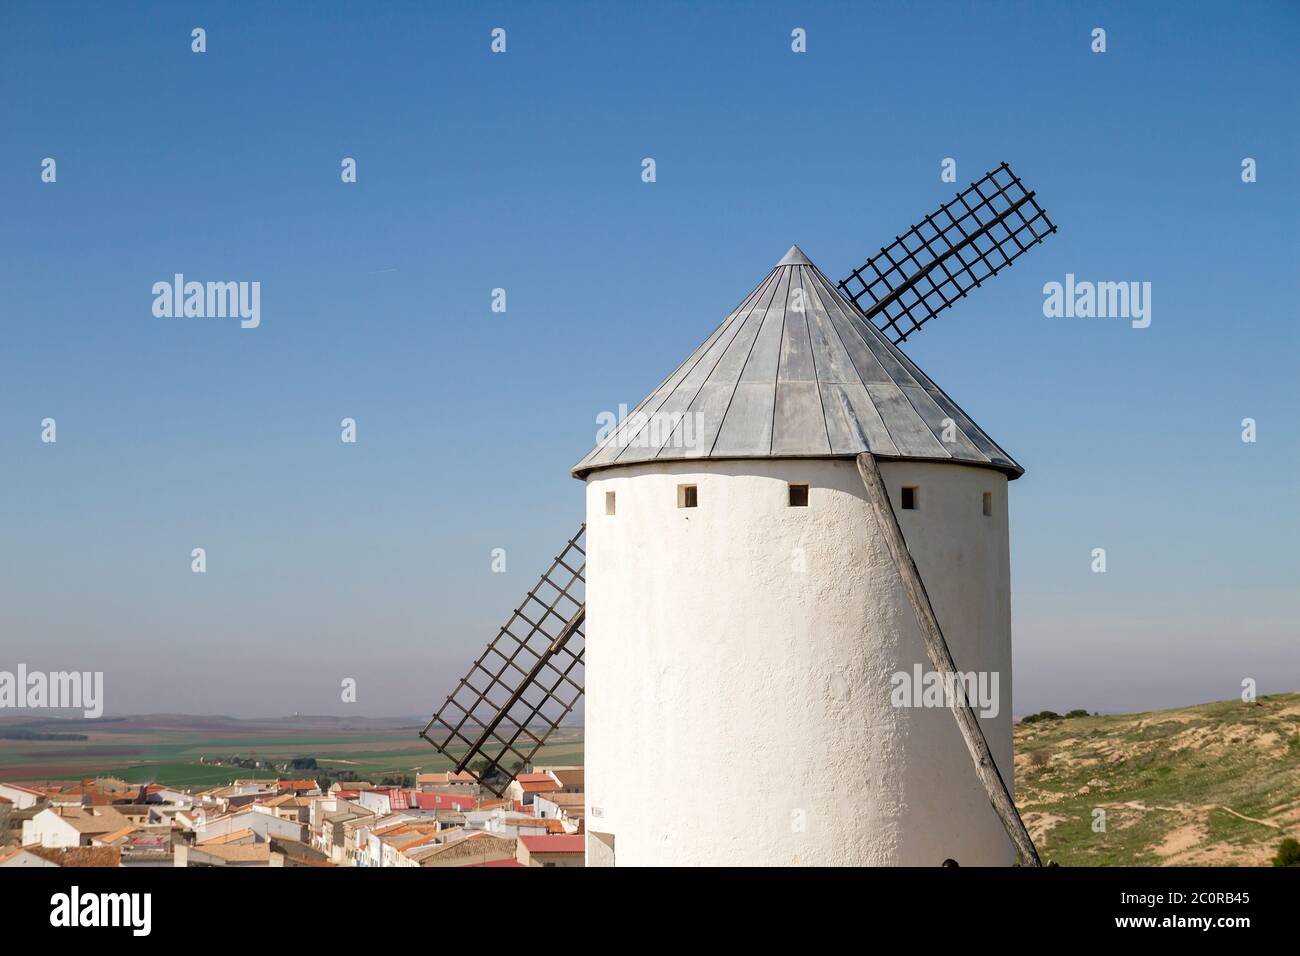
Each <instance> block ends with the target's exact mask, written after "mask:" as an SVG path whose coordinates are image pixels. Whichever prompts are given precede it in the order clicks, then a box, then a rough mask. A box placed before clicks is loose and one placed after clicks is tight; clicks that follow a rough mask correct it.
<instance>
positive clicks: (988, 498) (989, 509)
mask: <svg viewBox="0 0 1300 956" xmlns="http://www.w3.org/2000/svg"><path fill="white" fill-rule="evenodd" d="M992 514H993V492H991V491H986V492H984V517H986V518H988V517H991V516H992Z"/></svg>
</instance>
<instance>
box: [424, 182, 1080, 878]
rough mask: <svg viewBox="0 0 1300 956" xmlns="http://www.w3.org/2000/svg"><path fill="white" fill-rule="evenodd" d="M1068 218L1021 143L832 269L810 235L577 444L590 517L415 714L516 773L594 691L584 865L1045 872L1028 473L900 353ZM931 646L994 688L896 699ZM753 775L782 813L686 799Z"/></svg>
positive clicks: (933, 661) (452, 750)
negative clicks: (1013, 569)
mask: <svg viewBox="0 0 1300 956" xmlns="http://www.w3.org/2000/svg"><path fill="white" fill-rule="evenodd" d="M1055 231H1056V226H1055V225H1053V224H1052V222H1051V221H1050V219H1049V218H1048V216H1047V214H1046V212H1044V210H1043V209H1042V207H1041V206H1040V205H1039V204H1038V202H1037V201H1036V199H1035V194H1034V193H1033V192H1032V191H1029V190H1027V189H1026V188H1025V186H1024V184H1023V183H1022V182H1021V180H1020V179H1019V178H1018V177H1017V176H1016V175H1015V173H1014V172H1012V170H1011V168H1010V167H1009V166H1008V165H1007V164H1006V163H1003V164H1001V165H1000V166H998V167H997V168H996V169H994V170H992V171H991V172H989V173H987V174H986V175H985V176H983V177H982V178H980V179H979V180H977V181H975V182H974V183H972V184H971V185H970V186H968V187H967V188H966V189H964V190H962V191H961V192H959V193H957V194H956V196H955V197H954V198H953V199H952V200H950V201H949V202H947V203H945V204H943V205H942V206H940V207H939V208H938V209H937V210H935V211H934V212H932V213H930V214H929V215H927V216H925V217H924V218H923V219H921V220H919V221H918V222H917V223H915V224H914V225H913V226H911V227H910V228H909V229H908V230H906V231H905V232H904V233H903V234H901V235H899V236H896V237H895V238H894V240H893V242H891V243H889V244H887V245H885V246H883V247H882V248H881V249H880V251H879V252H878V253H877V254H876V255H874V256H872V257H871V258H870V259H869V260H867V262H865V263H864V264H863V265H861V266H860V267H858V268H856V269H853V270H852V271H851V272H850V273H849V274H848V275H847V276H846V277H845V278H844V279H843V280H841V281H840V282H839V283H837V284H834V285H833V284H832V283H831V282H830V281H829V280H828V279H827V278H826V277H825V275H823V274H822V272H821V270H819V269H818V268H817V267H816V266H815V265H814V264H813V263H812V262H811V261H810V260H809V259H808V257H807V256H805V255H804V253H803V252H802V251H801V250H800V249H799V248H798V247H797V246H792V247H791V248H790V250H789V251H788V252H787V253H786V255H785V256H784V257H783V258H782V259H781V260H780V261H779V262H778V263H777V264H776V266H774V267H773V269H772V270H771V271H770V272H769V273H768V275H767V276H766V277H765V278H764V279H763V280H762V281H761V282H760V283H759V284H758V285H757V286H756V287H755V288H754V289H753V290H752V291H751V292H750V294H749V295H748V296H747V297H746V298H745V300H744V301H743V302H742V303H741V304H740V306H739V307H737V309H736V310H734V311H733V312H732V313H731V314H730V315H728V316H727V317H726V319H725V320H724V321H723V322H722V323H721V324H720V325H719V326H718V327H717V329H715V330H714V332H713V333H712V334H711V335H710V336H709V337H708V338H707V339H706V340H705V341H704V342H703V343H702V344H701V345H700V346H699V347H698V348H697V349H696V350H695V351H694V352H692V353H691V355H690V356H688V357H687V359H686V360H685V361H684V362H683V363H682V364H681V365H680V366H678V368H677V369H675V370H674V371H673V372H672V373H671V374H670V375H669V376H668V377H667V378H666V379H665V380H664V381H663V382H662V383H661V384H660V385H659V387H658V388H656V389H655V390H654V391H653V392H651V393H650V395H649V396H647V397H646V398H645V400H643V401H642V402H641V403H640V404H639V405H638V406H637V407H636V408H635V409H634V410H633V412H632V413H630V414H629V415H628V416H627V417H626V418H625V419H624V420H623V421H622V422H620V423H619V424H618V426H617V427H616V428H614V429H613V430H612V431H611V432H610V433H609V434H608V435H605V436H604V437H603V439H602V440H601V441H600V442H599V444H598V445H597V446H596V447H595V448H594V449H592V451H591V452H590V453H589V454H588V455H587V456H586V457H584V458H583V459H582V460H581V461H580V462H579V463H578V464H577V465H575V466H574V468H573V474H574V476H575V477H577V478H579V479H583V480H585V481H586V484H587V521H586V522H584V523H583V524H582V525H581V526H580V527H579V529H578V531H577V533H575V534H574V536H573V537H572V538H570V539H569V541H568V542H567V543H566V544H565V546H564V547H563V548H562V549H561V551H560V553H559V555H558V556H557V557H556V558H555V559H554V561H553V563H552V564H551V566H550V567H549V568H548V569H547V570H546V572H545V573H544V574H543V575H542V576H541V578H540V579H539V580H538V582H537V584H536V585H535V586H534V587H533V588H532V590H530V591H529V592H528V594H527V595H526V596H525V598H524V600H523V602H522V603H521V604H520V606H519V607H518V608H516V609H515V610H514V612H513V613H512V614H511V616H510V618H509V619H508V620H507V622H506V623H505V625H503V626H502V628H501V629H500V630H499V631H498V633H497V635H496V637H495V638H493V640H492V641H491V642H490V643H489V644H488V645H487V647H486V649H485V650H484V651H483V653H482V654H481V655H480V656H479V658H478V659H477V660H476V661H475V662H474V664H473V665H472V666H471V668H470V669H469V672H468V673H467V674H466V676H465V677H464V678H462V679H461V680H460V682H459V684H458V685H457V686H456V688H455V690H453V692H452V693H451V694H450V695H449V696H448V698H447V700H446V701H445V703H444V704H443V705H442V706H441V707H440V708H439V709H438V711H437V712H436V713H435V714H434V715H433V718H432V719H431V720H430V721H429V724H428V725H427V726H426V727H425V729H424V730H423V731H422V734H421V735H422V736H423V737H424V738H425V739H426V740H428V741H429V743H431V744H432V745H433V746H434V747H435V748H436V749H437V750H438V751H439V752H440V753H442V754H443V755H445V756H446V757H448V758H449V759H450V760H451V761H452V762H453V763H454V765H455V769H456V770H457V771H462V770H466V769H472V770H474V771H475V772H476V773H477V775H478V776H479V777H480V779H481V782H482V783H483V784H484V785H485V786H486V787H488V788H489V789H490V790H492V791H493V792H494V793H497V794H498V795H500V794H502V793H503V792H504V791H505V789H506V787H507V786H508V785H509V783H510V781H511V780H513V778H514V777H515V776H516V774H517V773H519V772H520V771H521V770H523V769H525V768H527V767H528V766H529V765H530V764H531V762H532V761H533V759H534V757H535V756H536V755H537V753H538V751H539V750H540V749H541V748H542V746H543V745H544V744H545V743H546V741H547V740H548V739H549V738H550V737H551V735H552V734H553V733H554V732H555V731H556V730H557V729H558V728H559V727H560V726H561V724H562V723H563V721H564V720H565V719H566V717H568V715H569V714H571V713H572V711H573V709H574V707H575V705H576V704H577V702H578V700H579V698H580V697H582V696H583V694H584V691H586V692H587V700H586V724H587V730H586V736H585V746H586V770H587V788H586V789H587V794H588V802H589V807H588V812H587V816H586V827H587V831H588V862H589V865H594V864H597V863H613V862H614V860H615V859H617V860H618V861H619V862H620V863H625V862H626V863H633V864H638V863H688V864H689V863H705V864H708V863H728V862H732V863H782V862H810V863H905V864H907V863H910V864H928V865H938V864H939V863H940V861H942V860H944V859H946V858H956V859H958V860H959V862H962V863H981V862H984V863H1006V862H1010V858H1009V853H1010V852H1011V849H1012V848H1014V852H1015V854H1016V856H1018V857H1019V859H1020V860H1021V862H1023V863H1026V864H1028V865H1038V857H1037V854H1036V853H1035V851H1034V847H1033V844H1032V842H1031V841H1030V839H1029V837H1028V834H1027V832H1026V831H1025V828H1024V825H1023V823H1022V822H1021V821H1020V818H1019V816H1018V815H1017V814H1016V811H1015V808H1014V804H1013V802H1012V798H1011V794H1010V789H1009V787H1008V786H1007V783H1006V779H1005V778H1004V777H1003V773H1002V771H1003V770H1005V771H1006V772H1007V773H1009V771H1010V761H1011V733H1010V727H1011V725H1010V697H1009V685H1010V680H1009V675H1010V585H1009V570H1008V566H1009V558H1008V544H1007V540H1008V539H1007V523H1006V500H1007V496H1006V485H1007V482H1008V481H1009V480H1014V479H1015V478H1018V477H1019V476H1020V475H1021V474H1023V469H1022V468H1021V467H1020V465H1019V464H1017V463H1016V462H1015V460H1014V459H1013V458H1011V456H1010V455H1008V454H1007V453H1006V452H1004V451H1003V450H1002V449H1001V448H1000V447H999V446H998V445H997V444H996V443H995V442H994V441H993V440H992V439H991V438H990V437H989V436H988V435H987V434H986V433H985V432H984V431H983V430H982V429H980V428H979V426H977V425H976V424H975V423H974V422H972V421H971V419H970V418H969V417H968V416H967V415H966V414H965V413H964V412H963V411H962V410H961V408H960V407H959V406H958V405H957V404H956V403H955V402H953V401H952V400H951V399H950V398H949V397H948V396H947V394H946V393H944V392H943V391H942V389H940V388H939V387H938V386H937V385H935V384H934V382H933V381H932V380H931V379H930V378H929V377H928V376H926V375H925V373H924V372H922V371H921V370H920V369H919V368H918V367H917V366H916V365H915V364H914V363H913V362H912V361H911V360H910V359H909V358H908V357H907V356H906V355H905V354H904V353H903V352H902V351H901V350H900V349H899V348H898V346H899V345H900V344H901V343H903V342H905V341H906V340H907V339H908V338H909V337H910V336H911V335H913V334H915V333H916V331H917V330H918V329H920V328H921V327H922V326H923V325H924V324H925V323H926V322H928V321H930V320H931V319H933V318H934V317H935V316H937V315H938V314H939V313H941V312H943V311H945V310H946V309H948V308H950V307H951V306H952V305H953V304H955V303H956V302H957V301H958V300H959V299H962V298H964V297H965V296H966V295H967V293H968V292H969V291H970V290H971V289H973V288H976V287H978V286H980V285H981V284H982V283H983V282H985V281H986V280H988V279H989V278H991V277H992V276H994V275H996V274H997V273H998V272H1000V271H1002V270H1003V269H1005V268H1007V267H1008V266H1009V265H1010V264H1011V263H1012V262H1014V261H1015V260H1016V259H1017V258H1019V257H1020V256H1021V255H1023V254H1024V253H1025V252H1026V251H1028V250H1029V249H1030V248H1031V247H1033V246H1034V245H1036V244H1038V243H1040V242H1042V241H1043V240H1044V239H1045V238H1046V237H1047V236H1048V235H1049V234H1051V233H1053V232H1055ZM864 502H865V506H864ZM894 502H897V505H895V504H894ZM896 507H897V509H898V510H896ZM899 511H901V512H902V515H901V517H900V515H899V513H898V512H899ZM589 532H590V541H588V538H587V536H588V533H589ZM589 551H590V552H591V553H590V561H589V555H588V552H589ZM589 569H590V576H591V580H590V581H588V576H589ZM922 570H925V572H926V575H925V577H924V579H923V578H922V574H921V571H922ZM940 619H942V620H943V621H944V628H941V627H940V624H939V621H940ZM588 630H590V632H591V634H592V635H593V636H594V641H593V643H592V645H591V647H590V648H588V647H587V632H588ZM588 650H590V651H591V652H592V653H591V654H588ZM922 661H928V662H929V664H930V665H931V667H932V668H933V669H934V671H935V672H937V673H940V674H955V673H959V671H958V665H959V664H964V665H965V667H966V668H968V669H969V672H970V673H974V672H977V671H978V672H980V673H981V674H989V675H1005V676H1006V677H1007V678H1008V679H1007V680H1006V687H1005V688H1004V689H1005V690H1006V691H1007V693H1005V694H1001V693H1000V692H999V696H998V699H997V700H995V701H993V704H994V705H997V704H1000V705H1001V706H1000V707H999V706H992V707H991V708H988V707H986V708H985V709H982V710H981V711H980V713H979V714H978V715H977V714H976V710H975V707H974V706H973V705H974V704H975V703H976V701H973V700H971V699H970V697H971V695H970V692H969V690H967V689H965V688H966V685H963V684H960V683H958V684H956V685H955V690H956V692H955V693H950V694H949V696H948V700H947V702H946V703H947V707H948V709H950V710H951V712H952V714H953V715H954V716H955V717H956V726H955V727H954V725H953V721H952V719H951V718H949V717H947V716H946V715H942V714H939V713H937V712H936V711H935V710H933V709H930V710H926V709H924V708H917V707H910V706H909V707H900V706H898V705H897V704H896V703H893V702H891V700H890V697H891V684H895V683H896V682H897V676H898V675H899V674H905V673H907V672H908V671H909V669H913V668H914V669H916V671H917V673H918V676H919V669H920V667H921V666H922V664H921V662H922ZM588 678H590V681H589V683H590V687H587V686H585V685H587V683H588ZM991 680H992V677H991V678H990V681H991ZM901 686H902V685H901V684H897V687H898V688H899V689H901ZM983 703H987V702H983ZM990 709H991V713H990ZM990 740H992V741H993V744H992V746H990V743H989V741H990ZM968 761H973V763H974V767H975V770H976V773H975V775H974V776H972V775H971V774H970V773H969V769H962V767H963V765H965V767H967V768H968V767H969V765H970V764H969V763H968ZM1000 768H1001V769H1000ZM750 774H755V775H759V776H761V777H762V778H764V779H769V780H770V779H771V777H772V776H773V775H774V774H776V775H782V774H784V775H787V779H788V786H786V787H785V788H783V790H782V793H783V798H782V799H784V800H786V802H788V803H789V804H790V805H789V806H788V807H787V806H781V807H775V808H768V809H767V810H766V812H768V813H769V816H770V817H771V819H770V820H769V822H768V825H766V826H756V825H755V821H754V820H753V815H754V811H753V810H750V811H748V818H747V819H745V820H744V821H743V822H733V820H732V818H733V817H734V816H736V815H737V813H738V811H736V810H734V809H732V808H731V804H730V802H728V801H719V803H721V804H723V805H725V806H726V807H727V809H726V811H725V812H719V811H710V812H708V813H704V812H700V810H699V809H698V807H697V806H694V805H692V806H690V808H689V809H687V808H685V807H683V806H682V803H683V802H690V803H692V804H693V803H694V801H695V800H698V799H699V798H700V797H701V796H702V795H703V794H702V793H701V791H706V790H709V789H711V788H716V787H718V786H719V785H722V786H728V785H739V782H740V781H741V780H743V779H744V778H746V777H747V776H749V775H750ZM990 805H991V807H992V810H993V813H992V814H990V812H989V810H990ZM787 831H788V832H787ZM1008 836H1009V837H1010V842H1008V840H1007V837H1008ZM616 840H617V845H616V843H615V841H616Z"/></svg>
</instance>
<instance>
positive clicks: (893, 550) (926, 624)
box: [858, 452, 1043, 866]
mask: <svg viewBox="0 0 1300 956" xmlns="http://www.w3.org/2000/svg"><path fill="white" fill-rule="evenodd" d="M858 474H859V475H861V476H862V484H863V485H865V486H866V489H867V500H868V501H869V502H870V503H871V509H872V511H874V512H875V515H876V523H877V525H878V526H879V527H880V530H881V533H882V534H883V535H884V536H885V544H886V545H887V546H888V547H889V554H890V556H891V557H893V559H894V566H895V567H897V568H898V576H899V577H900V578H901V579H902V582H903V591H904V592H905V593H906V594H907V599H908V601H909V602H910V603H911V605H912V611H913V613H914V614H915V615H916V623H917V624H918V625H919V626H920V628H921V637H922V638H923V639H924V641H925V652H926V655H927V656H928V657H929V658H930V666H931V667H933V668H934V669H935V671H937V672H938V673H940V674H956V673H957V665H956V664H955V663H954V662H953V659H952V653H951V652H950V651H949V650H948V642H947V641H945V640H944V637H943V630H942V629H941V628H940V627H939V619H938V618H937V617H935V613H934V607H933V606H932V605H931V604H930V595H929V594H928V593H926V590H925V582H924V581H922V580H921V572H920V571H918V570H917V568H916V562H915V561H913V560H912V553H911V552H910V551H909V550H908V549H907V539H905V538H904V537H903V529H902V528H901V527H899V524H898V516H897V515H896V514H894V507H893V505H891V504H890V502H889V492H888V491H886V490H885V482H884V479H882V478H881V477H880V468H879V467H878V466H877V464H876V457H875V456H874V455H873V454H871V452H863V453H862V454H860V455H858ZM954 687H955V688H958V690H957V691H956V692H955V693H953V694H950V695H949V696H948V704H949V706H950V707H951V709H952V713H953V716H954V717H955V718H956V719H957V727H958V729H959V730H961V736H962V739H963V740H965V741H966V749H967V750H968V751H970V756H971V760H972V761H974V763H975V774H976V776H978V777H979V779H980V783H982V784H984V790H985V791H986V792H987V793H988V797H989V803H991V804H992V805H993V810H994V812H995V813H997V815H998V819H1000V820H1001V821H1002V825H1003V826H1004V827H1006V830H1007V835H1008V836H1009V837H1011V842H1012V843H1013V844H1015V847H1016V855H1017V856H1018V857H1019V858H1020V863H1021V865H1022V866H1042V865H1043V864H1042V861H1041V860H1039V858H1038V851H1037V850H1036V849H1035V848H1034V841H1033V840H1032V839H1031V838H1030V836H1029V831H1028V830H1026V829H1025V823H1024V821H1023V820H1021V819H1020V814H1019V813H1017V812H1016V805H1015V802H1014V801H1013V800H1012V799H1011V791H1010V790H1009V789H1008V787H1007V784H1006V781H1005V780H1003V779H1002V774H1001V773H1000V772H999V771H998V765H997V764H996V763H995V762H994V760H993V754H992V753H991V752H990V751H989V743H988V741H987V740H986V739H985V738H984V731H983V730H982V729H980V723H979V718H978V717H976V716H975V711H974V710H973V709H972V708H971V705H970V702H969V701H968V700H967V699H966V693H965V689H964V688H962V685H961V682H960V681H955V682H954Z"/></svg>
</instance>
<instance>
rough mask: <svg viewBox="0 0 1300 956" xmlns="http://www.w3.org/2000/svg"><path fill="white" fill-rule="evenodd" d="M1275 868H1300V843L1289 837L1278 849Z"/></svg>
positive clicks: (1274, 859) (1274, 860)
mask: <svg viewBox="0 0 1300 956" xmlns="http://www.w3.org/2000/svg"><path fill="white" fill-rule="evenodd" d="M1273 865H1274V866H1300V843H1297V842H1296V841H1295V840H1294V839H1293V838H1292V837H1287V838H1286V839H1285V840H1283V841H1282V843H1281V845H1280V846H1279V847H1278V848H1277V856H1275V857H1273Z"/></svg>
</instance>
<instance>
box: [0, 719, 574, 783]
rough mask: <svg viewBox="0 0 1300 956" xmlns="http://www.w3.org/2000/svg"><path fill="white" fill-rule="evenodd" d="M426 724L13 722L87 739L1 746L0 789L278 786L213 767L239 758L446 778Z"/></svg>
mask: <svg viewBox="0 0 1300 956" xmlns="http://www.w3.org/2000/svg"><path fill="white" fill-rule="evenodd" d="M423 726H424V723H423V721H418V720H416V719H414V718H412V719H409V720H403V719H390V720H372V719H358V718H339V717H296V718H284V719H279V720H236V719H233V718H229V717H189V716H183V715H176V714H158V715H147V716H140V717H127V718H120V719H107V718H106V719H101V720H51V719H44V718H42V719H34V718H9V719H7V720H4V721H0V729H6V730H23V731H29V732H32V733H41V734H49V733H72V734H78V735H85V737H87V738H88V739H85V740H68V741H57V740H34V739H20V740H4V739H0V780H2V781H21V780H77V779H80V778H83V777H93V776H97V775H98V776H115V777H121V778H122V779H124V780H127V781H129V782H131V783H152V782H156V783H163V784H169V785H172V786H179V787H196V786H215V785H219V784H223V783H227V782H229V781H230V780H233V779H235V778H236V777H240V778H251V777H275V776H278V774H277V773H276V772H275V771H273V770H260V771H259V770H252V769H245V768H242V767H234V766H219V767H218V766H212V765H211V764H206V763H202V762H200V758H207V759H208V760H212V759H215V758H226V757H230V756H232V755H235V754H238V755H239V756H240V757H243V758H248V759H255V760H263V761H266V762H268V763H270V764H272V765H274V764H279V763H285V762H288V761H290V760H293V759H294V758H304V757H311V758H314V759H315V760H316V763H317V766H318V767H319V768H320V771H319V772H320V773H325V774H329V773H330V772H331V771H338V770H350V771H352V772H353V773H355V774H356V775H357V776H358V777H361V778H363V779H364V778H372V777H373V778H376V779H377V778H379V777H382V776H384V775H386V774H410V773H414V772H415V770H416V769H417V768H418V769H419V770H421V771H425V772H428V771H436V770H445V769H448V768H449V767H450V766H451V762H450V761H449V760H447V759H446V758H444V757H442V756H441V755H440V754H438V752H437V751H435V750H434V749H433V748H432V747H431V746H429V744H428V743H426V742H425V741H424V740H423V739H421V738H420V737H419V736H418V733H419V731H420V729H421V728H422V727H423ZM537 762H538V763H555V764H565V763H581V762H582V732H581V729H579V728H562V729H561V730H560V731H558V732H557V733H556V734H555V736H554V738H553V741H552V743H551V744H550V745H548V746H547V747H546V748H544V749H543V750H542V752H541V753H540V754H539V755H538V758H537Z"/></svg>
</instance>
